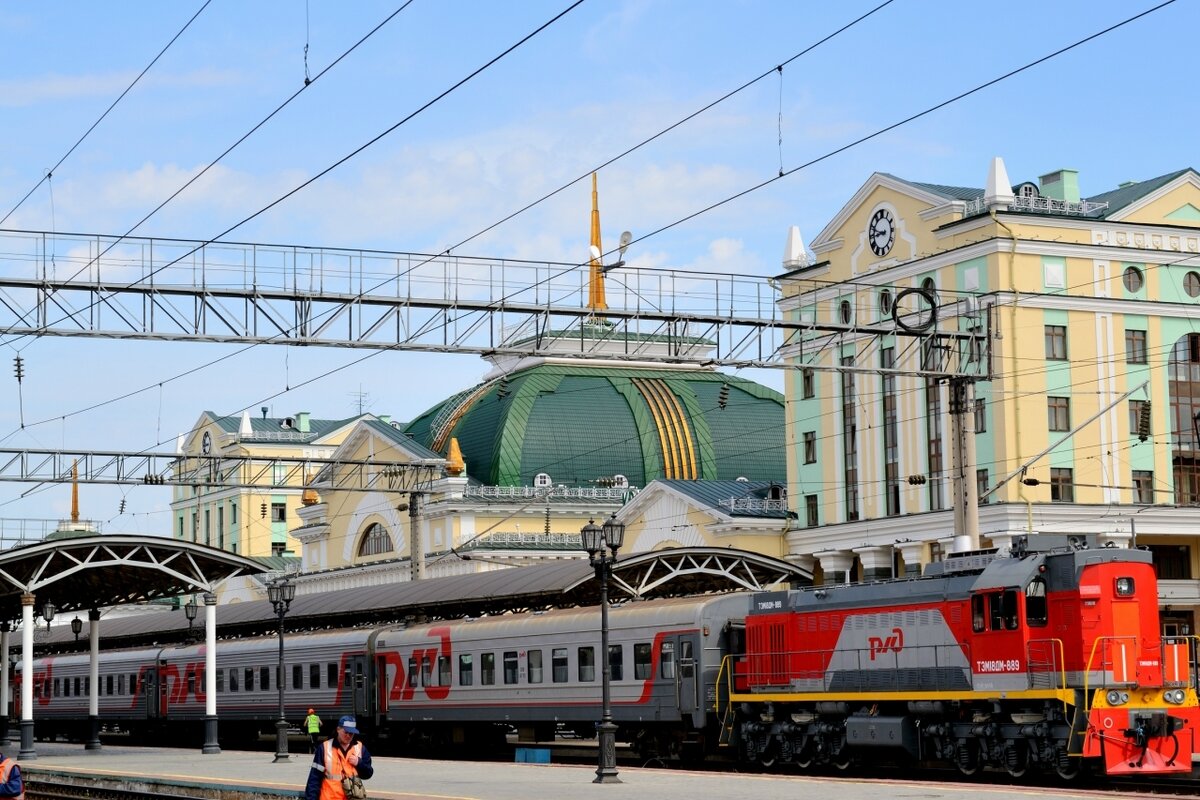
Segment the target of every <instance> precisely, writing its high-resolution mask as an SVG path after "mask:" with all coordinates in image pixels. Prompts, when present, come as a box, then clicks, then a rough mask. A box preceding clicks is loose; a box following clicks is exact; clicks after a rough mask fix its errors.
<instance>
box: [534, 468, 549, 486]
mask: <svg viewBox="0 0 1200 800" xmlns="http://www.w3.org/2000/svg"><path fill="white" fill-rule="evenodd" d="M533 485H534V488H537V489H549V488H550V487H552V486H553V485H554V479H553V478H551V477H550V476H549V475H548V474H546V473H545V472H539V473H538V474H537V475H534V476H533Z"/></svg>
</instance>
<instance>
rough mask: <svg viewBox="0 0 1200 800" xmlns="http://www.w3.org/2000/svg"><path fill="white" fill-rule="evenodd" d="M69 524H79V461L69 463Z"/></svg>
mask: <svg viewBox="0 0 1200 800" xmlns="http://www.w3.org/2000/svg"><path fill="white" fill-rule="evenodd" d="M71 522H79V459H75V460H74V461H72V462H71Z"/></svg>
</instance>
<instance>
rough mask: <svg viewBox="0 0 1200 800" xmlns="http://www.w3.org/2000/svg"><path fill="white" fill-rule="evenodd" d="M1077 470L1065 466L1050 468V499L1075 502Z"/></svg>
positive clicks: (1060, 501)
mask: <svg viewBox="0 0 1200 800" xmlns="http://www.w3.org/2000/svg"><path fill="white" fill-rule="evenodd" d="M1074 474H1075V470H1073V469H1067V468H1064V467H1052V468H1051V469H1050V499H1051V500H1053V501H1054V502H1057V503H1074V502H1075V479H1074Z"/></svg>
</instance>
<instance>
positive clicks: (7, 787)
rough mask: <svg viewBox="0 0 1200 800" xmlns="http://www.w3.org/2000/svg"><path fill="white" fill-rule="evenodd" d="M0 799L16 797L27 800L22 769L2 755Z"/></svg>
mask: <svg viewBox="0 0 1200 800" xmlns="http://www.w3.org/2000/svg"><path fill="white" fill-rule="evenodd" d="M0 797H16V798H19V800H25V780H24V779H23V778H22V777H21V768H20V767H18V766H17V762H16V761H13V760H12V759H11V758H5V757H4V755H3V754H0Z"/></svg>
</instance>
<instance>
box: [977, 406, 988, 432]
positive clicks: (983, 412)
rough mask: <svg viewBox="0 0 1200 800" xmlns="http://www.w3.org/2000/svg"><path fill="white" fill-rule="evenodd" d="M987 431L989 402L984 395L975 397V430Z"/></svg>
mask: <svg viewBox="0 0 1200 800" xmlns="http://www.w3.org/2000/svg"><path fill="white" fill-rule="evenodd" d="M985 431H987V404H986V403H984V399H983V398H982V397H977V398H975V432H976V433H984V432H985Z"/></svg>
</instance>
